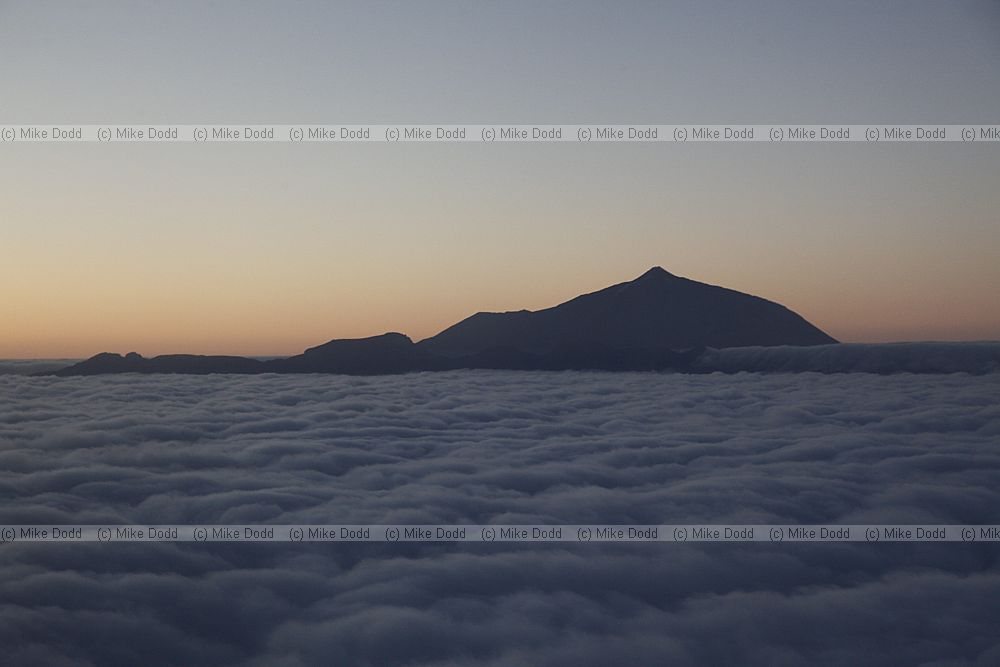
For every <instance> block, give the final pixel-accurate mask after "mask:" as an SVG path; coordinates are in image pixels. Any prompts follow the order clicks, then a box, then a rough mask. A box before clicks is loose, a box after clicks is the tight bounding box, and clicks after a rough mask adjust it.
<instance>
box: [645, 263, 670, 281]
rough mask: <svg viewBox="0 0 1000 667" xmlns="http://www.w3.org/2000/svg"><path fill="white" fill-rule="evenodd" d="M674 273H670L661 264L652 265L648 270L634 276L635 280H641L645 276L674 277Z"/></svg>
mask: <svg viewBox="0 0 1000 667" xmlns="http://www.w3.org/2000/svg"><path fill="white" fill-rule="evenodd" d="M676 277H677V276H675V275H674V274H672V273H670V272H669V271H667V270H666V269H664V268H663V267H662V266H654V267H653V268H651V269H650V270H649V271H646V272H645V273H644V274H642V275H641V276H639V277H638V278H636V280H643V279H646V278H676Z"/></svg>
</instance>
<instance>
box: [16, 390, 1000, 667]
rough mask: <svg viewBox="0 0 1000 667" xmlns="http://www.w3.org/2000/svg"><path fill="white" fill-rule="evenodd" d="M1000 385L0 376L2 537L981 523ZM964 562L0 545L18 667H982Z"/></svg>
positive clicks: (993, 586) (989, 509) (996, 650)
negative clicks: (64, 528)
mask: <svg viewBox="0 0 1000 667" xmlns="http://www.w3.org/2000/svg"><path fill="white" fill-rule="evenodd" d="M997 396H1000V375H996V374H994V375H982V376H971V375H965V374H952V375H937V376H927V375H924V376H921V375H894V376H879V375H858V374H854V375H820V374H814V373H801V374H794V375H792V374H787V375H785V374H775V375H757V374H746V373H744V374H739V375H729V376H725V375H699V376H683V375H669V374H667V375H662V374H604V373H523V372H452V373H425V374H414V375H404V376H391V377H379V378H357V377H355V378H351V377H342V376H273V375H269V376H252V377H234V376H228V377H227V376H210V377H185V376H152V377H148V376H104V377H97V378H71V379H55V378H29V377H22V376H12V375H9V376H2V377H0V499H2V503H0V523H109V522H123V523H162V524H166V523H227V522H231V523H265V522H275V523H487V522H497V523H536V522H537V523H671V522H674V523H688V522H706V523H708V522H712V523H744V522H767V523H771V522H773V523H783V522H787V523H840V522H842V523H865V522H885V523H972V524H974V523H1000V491H998V489H1000V451H998V447H997V443H998V442H1000V404H998V401H997V399H996V397H997ZM997 556H998V550H997V549H996V548H995V547H992V546H989V545H963V544H926V545H922V544H883V545H864V544H832V545H824V544H796V545H791V544H785V545H769V544H750V545H736V544H700V545H677V544H619V545H616V544H586V545H575V544H574V545H538V544H507V545H464V546H463V545H450V544H439V545H420V544H400V545H381V544H355V545H347V544H336V545H322V544H312V545H310V544H305V545H290V544H272V545H247V544H215V545H183V544H148V545H144V544H114V545H103V544H82V545H53V544H23V543H21V544H18V543H15V544H5V545H2V548H0V646H4V647H5V650H6V651H7V655H8V656H9V659H10V660H11V661H12V664H27V665H30V664H39V665H41V664H45V665H60V664H73V665H79V664H83V665H87V664H92V665H133V664H144V665H157V664H188V665H202V664H204V665H219V664H241V665H252V666H258V665H288V666H301V665H326V664H350V665H386V664H415V665H460V664H461V665H467V664H473V665H506V664H554V665H562V664H565V665H580V664H658V665H659V664H681V665H683V664H733V663H739V664H746V665H793V664H801V663H802V662H804V661H806V662H812V663H813V664H831V665H835V664H857V665H881V664H925V665H945V664H949V665H963V664H964V665H993V664H997V662H998V661H1000V643H998V640H997V637H996V627H998V625H1000V610H998V609H1000V608H998V606H997V605H996V599H997V596H998V593H1000V570H998V561H997Z"/></svg>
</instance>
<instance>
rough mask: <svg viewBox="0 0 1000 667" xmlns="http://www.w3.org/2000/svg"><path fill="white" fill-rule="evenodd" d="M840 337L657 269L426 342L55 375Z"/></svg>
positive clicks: (513, 363)
mask: <svg viewBox="0 0 1000 667" xmlns="http://www.w3.org/2000/svg"><path fill="white" fill-rule="evenodd" d="M836 342H837V341H836V340H834V339H833V338H832V337H830V336H829V335H828V334H826V333H825V332H823V331H821V330H820V329H819V328H817V327H815V326H814V325H812V324H811V323H809V322H808V321H807V320H805V318H803V317H802V316H800V315H798V314H797V313H795V312H794V311H792V310H790V309H788V308H786V307H785V306H783V305H781V304H778V303H775V302H773V301H769V300H767V299H764V298H761V297H758V296H753V295H749V294H744V293H742V292H738V291H736V290H732V289H728V288H725V287H719V286H716V285H709V284H707V283H701V282H698V281H695V280H691V279H689V278H684V277H680V276H676V275H674V274H672V273H670V272H669V271H666V270H665V269H663V268H662V267H659V266H655V267H653V268H651V269H649V270H648V271H646V272H645V273H643V274H642V275H640V276H639V277H638V278H635V279H634V280H630V281H626V282H621V283H617V284H614V285H611V286H609V287H605V288H603V289H599V290H596V291H594V292H589V293H586V294H581V295H579V296H576V297H574V298H572V299H569V300H568V301H565V302H563V303H560V304H556V305H554V306H550V307H548V308H543V309H540V310H536V311H532V310H517V311H508V312H478V313H475V314H474V315H471V316H469V317H467V318H465V319H463V320H461V321H459V322H456V323H455V324H453V325H452V326H450V327H447V328H445V329H444V330H442V331H441V332H440V333H438V334H436V335H435V336H431V337H429V338H426V339H423V340H421V341H419V342H417V343H415V342H413V340H411V339H410V338H409V337H408V336H406V335H405V334H402V333H398V332H389V333H385V334H381V335H378V336H371V337H367V338H352V339H333V340H330V341H327V342H326V343H322V344H320V345H316V346H313V347H310V348H308V349H306V350H305V351H303V352H302V353H301V354H298V355H294V356H291V357H286V358H282V359H269V360H258V359H251V358H247V357H233V356H224V355H216V356H201V355H183V354H175V355H161V356H157V357H152V358H148V359H147V358H145V357H142V356H141V355H138V354H136V353H129V354H128V355H126V356H124V357H123V356H122V355H118V354H114V353H107V352H104V353H101V354H98V355H95V356H94V357H91V358H90V359H87V360H85V361H83V362H80V363H78V364H75V365H73V366H70V367H68V368H65V369H61V370H60V371H57V372H56V373H55V374H56V375H98V374H105V373H129V372H135V373H190V374H202V373H244V374H245V373H344V374H354V375H376V374H385V373H403V372H413V371H443V370H453V369H458V368H494V369H516V370H532V369H534V370H583V369H600V370H666V369H674V370H686V369H689V368H690V367H691V365H692V364H693V363H694V361H695V360H696V358H697V357H698V356H699V355H700V354H701V353H702V352H703V351H704V350H705V349H706V348H726V347H744V346H778V345H794V346H808V345H824V344H831V343H836Z"/></svg>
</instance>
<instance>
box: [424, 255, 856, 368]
mask: <svg viewBox="0 0 1000 667" xmlns="http://www.w3.org/2000/svg"><path fill="white" fill-rule="evenodd" d="M835 342H837V341H835V340H834V339H833V338H831V337H830V336H828V335H827V334H825V333H823V332H822V331H821V330H819V329H818V328H816V327H815V326H813V325H812V324H810V323H809V322H807V321H806V320H805V319H803V318H802V317H801V316H799V315H797V314H796V313H794V312H792V311H791V310H788V309H787V308H785V307H784V306H781V305H779V304H777V303H774V302H772V301H768V300H766V299H761V298H760V297H756V296H750V295H748V294H743V293H742V292H737V291H734V290H730V289H726V288H724V287H716V286H714V285H707V284H705V283H700V282H697V281H694V280H688V279H687V278H679V277H677V276H675V275H673V274H671V273H669V272H667V271H665V270H663V269H662V268H660V267H654V268H652V269H650V270H649V271H647V272H646V273H644V274H642V275H641V276H639V277H638V278H636V279H635V280H632V281H630V282H625V283H620V284H618V285H612V286H611V287H607V288H605V289H602V290H600V291H597V292H593V293H591V294H584V295H583V296H578V297H576V298H575V299H571V300H570V301H567V302H565V303H562V304H560V305H558V306H553V307H552V308H546V309H544V310H538V311H530V310H521V311H517V312H510V313H477V314H475V315H473V316H472V317H469V318H467V319H465V320H462V321H461V322H459V323H458V324H455V325H453V326H451V327H449V328H447V329H445V330H444V331H442V332H441V333H439V334H438V335H436V336H434V337H433V338H428V339H427V340H424V341H422V342H421V343H420V347H422V348H424V349H427V350H429V351H431V352H434V353H436V354H442V355H445V356H461V355H466V354H474V353H476V352H479V351H482V350H485V349H490V348H493V347H499V346H511V347H513V348H515V349H518V350H523V351H526V352H535V353H545V352H548V351H550V350H553V349H557V348H559V347H561V346H564V345H566V344H568V343H590V344H599V345H606V346H610V347H614V348H659V347H667V348H671V349H686V348H694V347H714V348H724V347H746V346H752V345H762V346H772V345H825V344H829V343H835Z"/></svg>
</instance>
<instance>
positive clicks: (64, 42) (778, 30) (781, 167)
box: [0, 1, 1000, 358]
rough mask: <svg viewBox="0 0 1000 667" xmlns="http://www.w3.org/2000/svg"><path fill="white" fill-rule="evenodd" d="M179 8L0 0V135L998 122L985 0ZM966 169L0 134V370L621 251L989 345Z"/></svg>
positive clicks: (510, 304) (974, 186)
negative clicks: (24, 135)
mask: <svg viewBox="0 0 1000 667" xmlns="http://www.w3.org/2000/svg"><path fill="white" fill-rule="evenodd" d="M184 5H185V3H152V2H150V3H146V2H137V3H119V2H106V3H87V2H80V3H74V4H72V5H67V4H56V3H46V2H2V1H0V75H2V78H0V82H2V84H0V85H2V93H0V125H3V124H42V123H67V124H69V123H76V124H85V123H136V124H139V123H151V124H155V123H161V124H185V123H206V124H207V123H233V124H236V123H303V124H305V123H385V122H399V123H447V122H452V123H461V122H468V123H475V122H491V123H492V122H496V123H567V124H568V123H706V124H709V123H746V124H749V123H824V122H828V123H841V124H846V123H868V122H872V123H885V124H890V123H898V124H908V123H937V124H960V123H979V124H989V123H993V124H1000V4H998V3H996V2H956V3H939V2H906V3H888V2H875V3H871V2H857V3H854V2H842V3H822V4H821V3H811V2H806V3H803V2H782V3H752V4H750V3H711V2H708V3H699V4H697V5H693V6H692V5H687V6H684V5H677V6H673V5H671V4H669V3H646V2H634V3H610V2H609V3H591V2H566V3H563V2H543V3H528V2H524V3H520V2H514V3H499V2H498V3H482V4H480V3H466V2H434V3H430V2H427V3H413V2H398V3H370V2H363V3H336V4H327V3H310V2H302V3H279V2H272V3H251V2H210V3H204V4H203V3H191V8H190V9H191V11H188V10H184V11H181V8H182V7H183V6H184ZM692 7H696V8H692ZM195 8H196V10H195ZM998 174H1000V145H998V144H995V143H994V144H972V145H967V144H960V143H949V144H938V145H933V144H906V145H904V144H896V145H884V144H883V145H866V144H844V145H828V144H798V145H787V144H782V145H767V144H758V145H739V144H716V145H708V144H684V145H675V144H654V145H635V144H632V145H629V144H602V145H581V144H564V145H527V144H513V145H479V144H475V145H456V144H450V145H414V144H395V145H385V144H364V145H361V144H343V145H322V144H274V145H250V144H234V145H221V144H219V145H215V144H208V145H195V144H178V145H149V144H110V145H105V144H80V145H52V144H17V143H15V144H0V358H19V357H26V358H27V357H37V358H41V357H81V356H89V355H91V354H94V353H96V352H100V351H105V350H107V351H118V352H127V351H129V350H137V351H139V352H142V353H143V354H147V355H150V354H159V353H166V352H194V353H228V354H262V355H263V354H290V353H296V352H299V351H301V350H302V349H303V348H305V347H307V346H309V345H314V344H317V343H319V342H322V341H325V340H328V339H330V338H335V337H354V336H365V335H371V334H377V333H382V332H384V331H390V330H394V331H402V332H404V333H407V334H409V335H410V336H411V337H413V338H415V339H419V338H423V337H426V336H428V335H431V334H433V333H436V332H437V331H439V330H440V329H442V328H443V327H445V326H447V325H449V324H452V323H453V322H455V321H457V320H459V319H461V318H463V317H466V316H467V315H470V314H472V313H474V312H476V311H480V310H512V309H520V308H531V309H535V308H540V307H545V306H549V305H553V304H555V303H558V302H560V301H563V300H565V299H568V298H570V297H573V296H575V295H577V294H579V293H581V292H586V291H593V290H595V289H599V288H601V287H605V286H607V285H609V284H612V283H615V282H621V281H624V280H630V279H632V278H634V277H636V276H638V275H639V274H641V273H643V272H644V271H645V270H646V269H648V268H649V267H651V266H654V265H661V266H663V267H664V268H666V269H667V270H669V271H671V272H673V273H675V274H678V275H683V276H687V277H690V278H694V279H697V280H701V281H704V282H709V283H714V284H720V285H724V286H727V287H731V288H734V289H738V290H741V291H745V292H749V293H752V294H757V295H760V296H764V297H766V298H769V299H772V300H775V301H778V302H780V303H783V304H785V305H787V306H789V307H790V308H792V309H794V310H796V311H797V312H799V313H800V314H802V315H803V316H804V317H806V318H807V319H809V320H810V321H812V322H813V323H814V324H816V325H817V326H819V327H821V328H823V329H824V330H825V331H827V332H828V333H830V334H831V335H833V336H834V337H837V338H839V339H841V340H845V341H889V340H930V339H934V340H943V339H953V340H969V339H979V340H981V339H1000V176H998Z"/></svg>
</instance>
